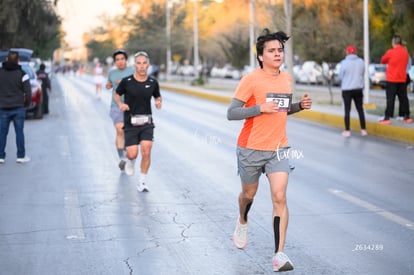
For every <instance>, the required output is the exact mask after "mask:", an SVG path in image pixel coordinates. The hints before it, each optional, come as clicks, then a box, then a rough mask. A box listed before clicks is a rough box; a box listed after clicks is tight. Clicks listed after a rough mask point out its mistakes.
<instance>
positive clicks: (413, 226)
mask: <svg viewBox="0 0 414 275" xmlns="http://www.w3.org/2000/svg"><path fill="white" fill-rule="evenodd" d="M328 190H329V192H331V193H332V194H334V195H336V196H338V197H340V198H342V199H344V200H347V201H349V202H351V203H353V204H356V205H358V206H361V207H363V208H365V209H367V210H369V211H371V212H375V213H376V214H378V215H381V216H383V217H384V218H386V219H388V220H390V221H393V222H396V223H398V224H400V225H402V226H404V227H407V228H409V229H411V230H414V222H412V221H410V220H408V219H406V218H403V217H401V216H398V215H396V214H394V213H391V212H389V211H387V210H385V209H383V208H381V207H378V206H376V205H374V204H371V203H369V202H366V201H364V200H361V199H359V198H357V197H355V196H352V195H350V194H348V193H346V192H344V191H342V190H336V189H328Z"/></svg>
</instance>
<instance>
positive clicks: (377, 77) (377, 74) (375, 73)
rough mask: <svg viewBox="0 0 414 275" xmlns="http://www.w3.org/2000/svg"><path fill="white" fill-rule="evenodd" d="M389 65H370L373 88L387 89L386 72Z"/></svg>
mask: <svg viewBox="0 0 414 275" xmlns="http://www.w3.org/2000/svg"><path fill="white" fill-rule="evenodd" d="M386 69H387V65H385V64H369V67H368V74H369V81H370V84H371V86H381V87H382V88H385V84H386V82H387V80H386V77H385V71H386Z"/></svg>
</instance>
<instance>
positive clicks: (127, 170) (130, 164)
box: [125, 160, 135, 176]
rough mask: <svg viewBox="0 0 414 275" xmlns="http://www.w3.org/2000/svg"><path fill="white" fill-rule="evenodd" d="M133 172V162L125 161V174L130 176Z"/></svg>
mask: <svg viewBox="0 0 414 275" xmlns="http://www.w3.org/2000/svg"><path fill="white" fill-rule="evenodd" d="M134 170H135V160H127V162H126V164H125V174H127V175H128V176H132V175H133V174H134Z"/></svg>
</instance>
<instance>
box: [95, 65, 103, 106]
mask: <svg viewBox="0 0 414 275" xmlns="http://www.w3.org/2000/svg"><path fill="white" fill-rule="evenodd" d="M93 81H94V82H95V96H96V98H98V99H99V98H101V93H102V83H103V82H104V81H105V79H104V76H103V68H102V65H101V63H99V62H98V63H97V64H96V66H95V68H94V69H93Z"/></svg>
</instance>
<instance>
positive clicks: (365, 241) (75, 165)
mask: <svg viewBox="0 0 414 275" xmlns="http://www.w3.org/2000/svg"><path fill="white" fill-rule="evenodd" d="M52 84H53V87H54V89H53V93H52V94H51V96H50V101H51V102H50V111H51V113H50V114H49V115H47V116H45V118H44V119H43V120H28V121H27V122H26V128H25V133H26V144H27V145H26V146H27V154H28V155H29V156H30V157H31V159H32V161H31V162H30V163H26V164H17V163H16V162H15V157H14V156H15V145H14V134H13V129H11V131H10V133H9V139H8V146H7V150H6V152H7V159H6V163H5V164H3V165H1V166H0V274H25V275H26V274H139V275H147V274H148V275H152V274H154V275H159V274H160V275H162V274H169V275H170V274H172V275H175V274H177V275H178V274H180V275H182V274H235V275H239V274H240V275H243V274H246V275H247V274H273V272H272V269H271V258H272V256H273V255H272V253H273V250H274V247H273V233H272V227H271V224H272V219H271V202H270V195H269V188H268V184H267V181H266V178H265V177H264V176H263V177H262V178H261V182H260V187H259V192H258V194H257V197H256V199H255V202H254V204H253V207H252V209H251V211H250V227H249V244H248V247H247V248H246V249H245V250H238V249H236V248H234V247H233V245H232V242H231V234H232V232H233V230H234V225H235V221H236V217H237V196H238V193H239V191H240V184H239V178H238V176H237V173H236V156H235V143H236V138H237V135H238V132H239V130H240V127H241V125H242V122H234V121H233V122H229V121H227V120H226V118H225V114H226V107H227V106H225V105H223V104H219V103H214V102H210V101H203V100H201V99H197V98H193V97H186V96H184V95H179V94H175V93H173V92H168V91H162V95H163V98H164V101H163V104H164V106H163V109H162V110H155V109H154V119H155V124H156V128H155V142H154V147H153V153H152V157H153V158H152V165H151V169H150V173H149V175H148V186H149V188H150V192H148V193H138V192H137V191H136V183H137V180H138V175H137V174H135V175H134V176H132V177H128V176H126V175H125V174H124V173H121V172H120V171H119V169H118V167H117V155H116V151H115V149H114V139H115V133H114V129H113V127H112V125H111V120H110V118H109V116H108V111H109V100H110V96H111V95H110V93H109V92H108V91H105V92H104V94H103V96H102V98H101V99H100V100H98V99H96V98H95V96H94V86H93V84H92V78H90V77H88V76H83V77H72V76H62V75H56V76H55V78H54V80H53V83H52ZM288 124H289V125H288V134H289V137H290V145H291V146H292V149H291V161H292V164H294V165H295V166H296V168H295V171H294V172H293V173H292V175H291V177H290V181H289V187H288V204H289V211H290V221H289V229H288V236H287V243H286V247H285V252H286V253H287V254H288V255H289V257H290V258H291V260H292V261H293V263H294V265H295V269H294V270H293V271H291V272H286V273H285V274H327V275H330V274H404V275H405V274H413V273H414V262H413V257H412V247H413V245H414V211H413V209H414V201H413V199H412V195H413V194H414V186H413V183H414V181H413V178H414V168H413V164H414V158H413V150H414V149H413V148H412V147H410V146H407V145H405V144H402V143H396V142H389V141H386V140H383V139H376V138H374V137H371V136H367V137H354V138H352V139H343V138H342V136H341V135H339V134H338V131H337V129H333V128H329V127H327V126H323V125H317V124H313V123H309V122H304V121H300V120H295V119H293V118H292V119H290V120H289V123H288Z"/></svg>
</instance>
